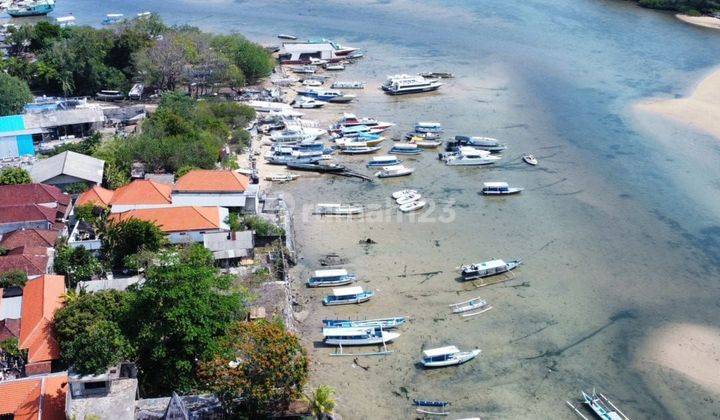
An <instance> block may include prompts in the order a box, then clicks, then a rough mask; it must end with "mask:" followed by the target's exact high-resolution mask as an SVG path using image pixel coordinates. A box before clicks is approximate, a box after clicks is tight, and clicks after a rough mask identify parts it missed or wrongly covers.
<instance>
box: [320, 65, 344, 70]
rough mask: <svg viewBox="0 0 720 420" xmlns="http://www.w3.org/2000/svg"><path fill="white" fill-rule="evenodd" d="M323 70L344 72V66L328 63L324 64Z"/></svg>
mask: <svg viewBox="0 0 720 420" xmlns="http://www.w3.org/2000/svg"><path fill="white" fill-rule="evenodd" d="M324 67H325V70H328V71H338V70H345V66H344V65H343V64H342V63H328V64H325V66H324Z"/></svg>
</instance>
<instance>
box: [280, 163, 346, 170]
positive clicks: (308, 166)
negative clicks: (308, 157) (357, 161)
mask: <svg viewBox="0 0 720 420" xmlns="http://www.w3.org/2000/svg"><path fill="white" fill-rule="evenodd" d="M287 167H288V169H295V170H298V171H311V172H321V173H323V172H328V173H332V172H342V171H344V170H345V169H346V168H345V166H343V165H338V164H337V163H329V164H325V165H323V164H319V163H305V162H296V161H289V162H287Z"/></svg>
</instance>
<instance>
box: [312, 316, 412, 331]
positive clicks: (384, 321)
mask: <svg viewBox="0 0 720 420" xmlns="http://www.w3.org/2000/svg"><path fill="white" fill-rule="evenodd" d="M406 321H407V318H406V317H404V316H394V317H391V318H378V319H358V320H353V319H323V321H322V322H323V326H324V327H331V328H367V327H375V328H378V327H379V328H382V329H384V330H391V329H394V328H398V327H399V326H401V325H402V324H404V323H405V322H406Z"/></svg>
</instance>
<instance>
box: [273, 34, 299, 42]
mask: <svg viewBox="0 0 720 420" xmlns="http://www.w3.org/2000/svg"><path fill="white" fill-rule="evenodd" d="M277 37H278V38H280V39H289V40H291V41H294V40H296V39H297V37H296V36H295V35H288V34H277Z"/></svg>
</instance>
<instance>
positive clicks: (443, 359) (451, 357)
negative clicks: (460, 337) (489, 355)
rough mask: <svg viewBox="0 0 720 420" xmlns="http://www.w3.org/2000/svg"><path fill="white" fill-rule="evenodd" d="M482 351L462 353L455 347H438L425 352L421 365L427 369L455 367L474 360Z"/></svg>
mask: <svg viewBox="0 0 720 420" xmlns="http://www.w3.org/2000/svg"><path fill="white" fill-rule="evenodd" d="M478 354H480V349H475V350H471V351H460V350H459V349H458V348H457V347H455V346H446V347H438V348H435V349H428V350H425V351H423V357H422V359H421V360H420V363H421V364H422V365H423V366H425V367H427V368H435V367H446V366H454V365H459V364H462V363H465V362H467V361H469V360H472V359H474V358H475V357H476V356H477V355H478Z"/></svg>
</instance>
